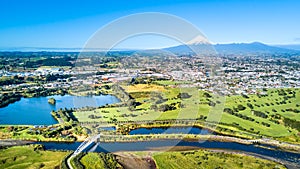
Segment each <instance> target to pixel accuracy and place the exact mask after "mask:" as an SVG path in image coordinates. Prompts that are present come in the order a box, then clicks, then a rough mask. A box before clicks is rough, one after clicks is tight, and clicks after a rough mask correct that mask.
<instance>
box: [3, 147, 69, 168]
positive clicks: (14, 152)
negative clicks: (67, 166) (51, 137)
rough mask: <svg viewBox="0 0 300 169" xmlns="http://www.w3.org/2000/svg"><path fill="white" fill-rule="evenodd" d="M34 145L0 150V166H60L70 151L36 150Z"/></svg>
mask: <svg viewBox="0 0 300 169" xmlns="http://www.w3.org/2000/svg"><path fill="white" fill-rule="evenodd" d="M34 146H36V145H29V146H15V147H11V148H7V149H2V150H0V168H10V169H14V168H15V169H20V168H28V169H31V168H45V169H53V168H59V166H60V164H61V161H62V160H63V158H64V157H65V156H66V155H67V154H68V152H54V151H43V150H34Z"/></svg>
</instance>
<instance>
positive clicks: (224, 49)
mask: <svg viewBox="0 0 300 169" xmlns="http://www.w3.org/2000/svg"><path fill="white" fill-rule="evenodd" d="M191 49H193V50H194V49H198V50H203V52H204V51H205V50H206V51H207V50H208V49H209V51H210V52H212V50H213V49H214V50H215V51H216V52H217V53H219V54H296V53H300V51H298V50H292V49H285V48H280V47H275V46H269V45H266V44H263V43H259V42H253V43H232V44H216V45H209V44H204V43H200V44H191V45H179V46H175V47H170V48H165V49H164V50H167V51H170V52H172V53H176V54H188V53H193V52H192V50H191Z"/></svg>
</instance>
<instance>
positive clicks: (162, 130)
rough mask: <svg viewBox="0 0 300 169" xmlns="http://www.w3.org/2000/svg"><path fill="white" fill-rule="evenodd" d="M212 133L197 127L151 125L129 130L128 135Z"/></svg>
mask: <svg viewBox="0 0 300 169" xmlns="http://www.w3.org/2000/svg"><path fill="white" fill-rule="evenodd" d="M180 133H182V134H201V135H207V134H212V133H211V132H210V131H209V130H206V129H201V128H199V127H177V126H176V127H169V128H168V127H153V128H137V129H134V130H131V131H130V132H129V134H130V135H135V134H180Z"/></svg>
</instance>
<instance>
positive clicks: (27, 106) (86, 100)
mask: <svg viewBox="0 0 300 169" xmlns="http://www.w3.org/2000/svg"><path fill="white" fill-rule="evenodd" d="M49 98H54V99H55V100H56V104H55V105H52V104H49V103H48V99H49ZM117 102H119V99H118V98H116V97H115V96H112V95H99V96H72V95H64V96H61V95H54V96H47V97H33V98H21V100H20V101H17V102H15V103H12V104H9V105H8V106H6V107H4V108H0V124H7V125H52V124H56V123H58V122H57V121H56V120H55V119H54V118H53V117H52V116H51V113H50V112H51V111H52V110H58V109H60V108H82V107H86V106H89V107H98V106H103V105H106V104H113V103H117Z"/></svg>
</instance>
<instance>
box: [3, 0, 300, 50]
mask: <svg viewBox="0 0 300 169" xmlns="http://www.w3.org/2000/svg"><path fill="white" fill-rule="evenodd" d="M0 7H1V10H0V47H2V48H3V47H4V48H5V47H55V48H72V47H79V48H80V47H82V46H83V45H84V43H85V42H86V41H87V40H88V39H89V37H90V36H92V34H93V33H94V32H95V31H97V30H98V29H99V28H101V27H102V26H104V25H105V24H107V23H109V22H111V21H113V20H115V19H117V18H119V17H122V16H126V15H129V14H134V13H140V12H164V13H170V14H173V15H176V16H179V17H182V18H184V19H186V20H187V21H189V22H191V23H193V24H194V25H196V26H197V27H198V28H199V29H200V30H201V31H202V33H203V34H205V35H206V36H207V38H208V39H209V40H210V41H211V42H213V43H232V42H253V41H260V42H263V43H267V44H300V1H299V0H197V1H196V0H119V1H117V0H84V1H83V0H70V1H68V0H65V1H63V0H1V1H0ZM172 45H176V42H174V41H173V40H169V39H166V38H162V37H156V36H141V37H136V38H132V39H129V40H128V41H125V42H124V43H123V44H120V45H119V46H118V47H121V48H156V47H164V46H172Z"/></svg>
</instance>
